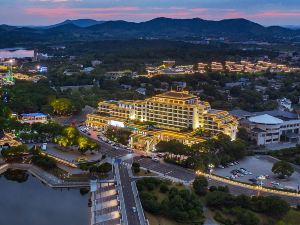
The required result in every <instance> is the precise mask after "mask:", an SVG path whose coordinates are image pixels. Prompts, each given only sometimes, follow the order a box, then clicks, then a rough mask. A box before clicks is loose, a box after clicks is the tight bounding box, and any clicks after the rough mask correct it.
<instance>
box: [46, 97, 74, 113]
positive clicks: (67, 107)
mask: <svg viewBox="0 0 300 225" xmlns="http://www.w3.org/2000/svg"><path fill="white" fill-rule="evenodd" d="M50 106H51V107H52V109H53V113H54V114H57V115H64V116H65V115H69V114H70V113H71V112H72V107H73V106H72V103H71V101H70V100H69V99H67V98H58V99H55V100H53V101H51V102H50Z"/></svg>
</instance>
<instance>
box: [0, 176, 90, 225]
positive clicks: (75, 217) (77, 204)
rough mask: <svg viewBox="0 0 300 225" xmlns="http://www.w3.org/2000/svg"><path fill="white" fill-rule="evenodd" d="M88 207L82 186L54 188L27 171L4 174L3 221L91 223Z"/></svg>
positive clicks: (0, 181)
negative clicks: (81, 192)
mask: <svg viewBox="0 0 300 225" xmlns="http://www.w3.org/2000/svg"><path fill="white" fill-rule="evenodd" d="M16 180H18V181H16ZM88 211H89V208H88V194H87V195H84V196H82V195H81V194H80V192H79V189H70V190H67V189H62V190H60V189H52V188H50V187H48V186H46V185H44V184H43V183H41V182H40V181H39V180H38V179H37V178H35V177H33V176H32V175H29V174H28V173H27V172H25V171H17V172H6V173H5V175H1V177H0V215H1V216H0V224H3V225H4V224H9V225H87V224H88V220H89V219H88Z"/></svg>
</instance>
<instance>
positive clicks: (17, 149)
mask: <svg viewBox="0 0 300 225" xmlns="http://www.w3.org/2000/svg"><path fill="white" fill-rule="evenodd" d="M1 153H2V155H3V157H9V156H22V155H26V154H28V153H29V149H28V147H27V145H19V146H14V147H11V148H10V149H7V150H3V151H2V152H1Z"/></svg>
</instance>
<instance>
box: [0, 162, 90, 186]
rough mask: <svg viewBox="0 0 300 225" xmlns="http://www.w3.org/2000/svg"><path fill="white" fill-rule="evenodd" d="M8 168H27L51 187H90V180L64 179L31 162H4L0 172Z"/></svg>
mask: <svg viewBox="0 0 300 225" xmlns="http://www.w3.org/2000/svg"><path fill="white" fill-rule="evenodd" d="M8 169H18V170H26V171H28V172H29V173H30V174H32V175H33V176H35V177H36V178H38V179H39V180H40V181H42V182H43V183H45V184H47V185H48V186H49V187H51V188H89V186H90V184H89V182H83V181H78V182H75V181H74V182H73V181H72V182H70V181H66V180H63V179H61V178H58V177H56V176H54V175H52V174H50V173H48V172H46V171H44V170H42V169H41V168H39V167H37V166H35V165H31V164H19V163H4V164H2V165H1V166H0V174H2V173H4V172H5V171H7V170H8Z"/></svg>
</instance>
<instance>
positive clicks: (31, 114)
mask: <svg viewBox="0 0 300 225" xmlns="http://www.w3.org/2000/svg"><path fill="white" fill-rule="evenodd" d="M21 116H32V117H39V116H47V115H46V114H44V113H23V114H21Z"/></svg>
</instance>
